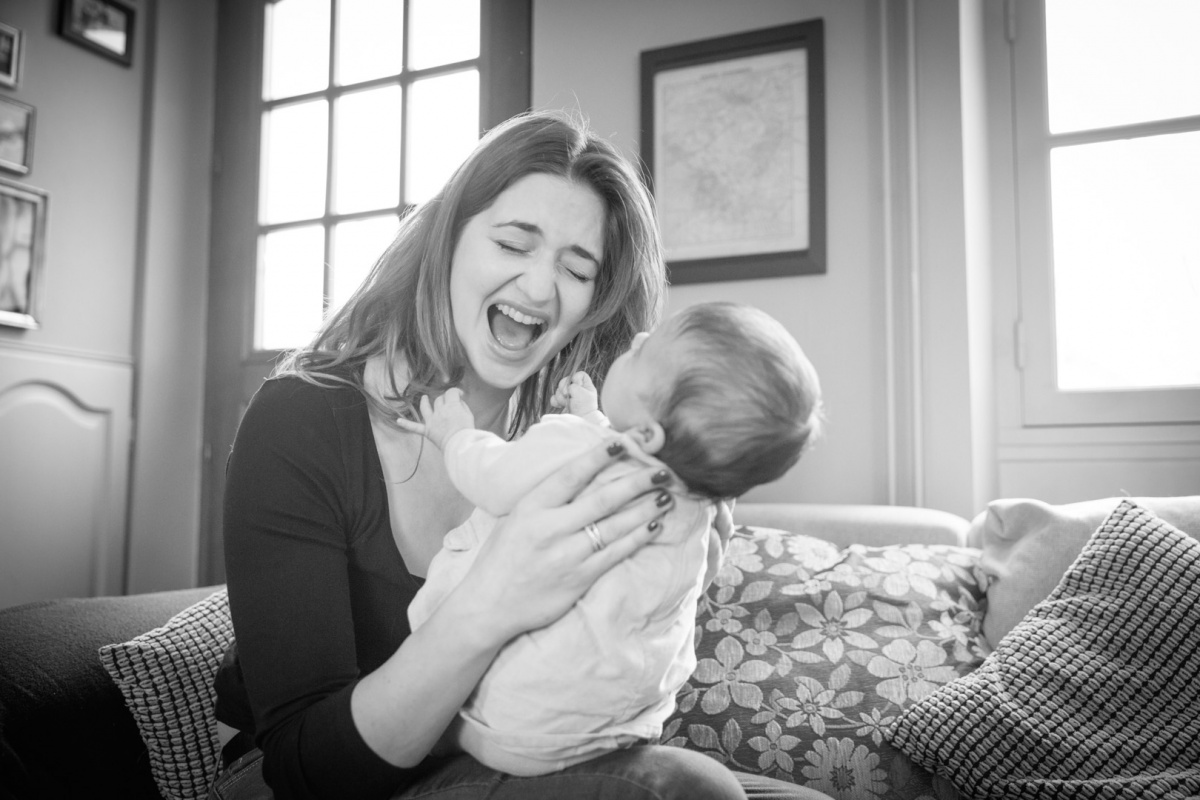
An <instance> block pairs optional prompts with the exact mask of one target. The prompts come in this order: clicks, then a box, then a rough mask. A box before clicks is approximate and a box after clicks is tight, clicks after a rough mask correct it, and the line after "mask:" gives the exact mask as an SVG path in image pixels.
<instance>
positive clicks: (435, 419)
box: [396, 389, 475, 451]
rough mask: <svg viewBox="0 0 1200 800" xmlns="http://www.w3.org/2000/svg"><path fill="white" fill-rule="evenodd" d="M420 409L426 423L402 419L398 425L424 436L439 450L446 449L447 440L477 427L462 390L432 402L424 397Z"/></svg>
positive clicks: (397, 421) (453, 390)
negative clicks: (462, 431)
mask: <svg viewBox="0 0 1200 800" xmlns="http://www.w3.org/2000/svg"><path fill="white" fill-rule="evenodd" d="M420 408H421V419H423V420H424V423H420V422H413V421H412V420H407V419H404V418H403V417H401V418H398V419H397V420H396V424H397V425H399V426H400V427H401V428H403V429H404V430H406V431H411V432H413V433H420V434H422V435H424V436H425V438H427V439H429V441H431V442H433V443H434V444H435V445H437V446H438V449H439V450H442V451H444V450H445V449H446V440H447V439H449V438H450V437H451V436H453V435H454V434H456V433H458V432H459V431H461V430H465V429H467V428H474V427H475V415H474V414H472V413H471V409H470V408H469V407H468V406H467V404H466V403H465V402H464V401H463V393H462V389H447V390H446V393H445V394H443V395H442V396H441V397H439V398H437V399H436V400H433V401H432V402H430V400H429V396H428V395H423V396H422V397H421V404H420Z"/></svg>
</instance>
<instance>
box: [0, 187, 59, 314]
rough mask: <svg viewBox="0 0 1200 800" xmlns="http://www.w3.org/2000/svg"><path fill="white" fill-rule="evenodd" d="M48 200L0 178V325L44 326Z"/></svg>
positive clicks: (38, 192) (41, 195) (40, 191)
mask: <svg viewBox="0 0 1200 800" xmlns="http://www.w3.org/2000/svg"><path fill="white" fill-rule="evenodd" d="M47 203H48V198H47V195H46V193H45V192H44V191H42V190H41V189H34V188H33V187H31V186H25V185H24V184H20V183H13V182H12V181H7V180H3V179H0V325H8V326H11V327H14V328H39V327H41V321H40V319H41V308H42V279H43V272H44V261H45V245H46V208H47Z"/></svg>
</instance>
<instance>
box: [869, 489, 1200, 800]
mask: <svg viewBox="0 0 1200 800" xmlns="http://www.w3.org/2000/svg"><path fill="white" fill-rule="evenodd" d="M890 736H891V739H892V741H893V743H894V744H895V745H896V746H897V747H899V748H900V749H902V750H904V751H905V752H907V753H908V754H909V755H910V756H911V757H912V759H913V761H914V762H916V763H917V764H920V765H922V766H924V767H925V768H927V769H929V770H932V771H934V772H935V773H937V774H939V775H942V776H945V777H947V778H949V779H950V780H951V782H953V783H954V785H955V786H956V787H957V788H958V789H960V790H961V791H962V792H963V793H964V794H967V795H969V796H971V797H977V798H993V797H994V798H1000V797H1004V798H1055V799H1056V800H1062V799H1063V798H1130V799H1131V800H1132V798H1160V797H1161V798H1182V797H1185V796H1191V795H1196V794H1197V793H1200V542H1198V541H1196V540H1195V539H1192V538H1190V537H1188V536H1186V535H1185V534H1183V533H1181V532H1180V531H1178V530H1177V529H1175V528H1174V527H1172V526H1171V525H1168V524H1167V523H1165V522H1163V521H1162V520H1159V519H1158V518H1157V517H1155V516H1153V515H1152V514H1150V513H1149V512H1147V511H1145V510H1143V509H1141V508H1139V507H1138V506H1136V505H1134V504H1133V503H1130V502H1128V501H1125V502H1122V503H1121V504H1120V505H1118V506H1117V508H1116V509H1115V510H1114V511H1113V512H1112V514H1111V515H1109V517H1108V519H1107V520H1105V522H1104V524H1103V525H1101V526H1100V528H1099V529H1098V530H1097V531H1096V532H1095V533H1094V534H1093V536H1092V537H1091V538H1090V539H1089V540H1088V542H1087V544H1085V545H1084V548H1083V550H1082V552H1081V553H1080V555H1079V557H1078V558H1077V559H1076V560H1075V561H1074V563H1073V564H1072V565H1071V566H1070V568H1069V569H1068V570H1067V572H1066V574H1065V575H1064V576H1063V578H1062V580H1061V581H1060V583H1059V584H1058V586H1057V588H1056V589H1055V590H1054V592H1053V593H1051V595H1050V596H1049V597H1048V598H1046V599H1045V600H1044V601H1042V602H1041V603H1039V604H1038V605H1037V606H1035V607H1034V608H1033V610H1032V611H1030V612H1029V614H1028V615H1026V616H1025V618H1024V619H1023V620H1022V621H1021V622H1020V623H1019V624H1018V625H1017V627H1016V628H1014V629H1013V630H1012V632H1010V633H1009V634H1008V635H1007V636H1005V637H1004V638H1003V639H1002V640H1001V641H1000V643H999V644H998V645H997V647H996V649H995V651H994V652H993V653H992V654H991V655H989V656H988V658H987V659H986V660H985V661H984V664H983V666H981V667H980V668H979V669H978V670H976V671H975V672H973V673H972V674H970V675H968V676H966V677H964V678H960V679H959V680H956V681H953V682H951V683H949V684H947V685H946V686H943V687H941V688H940V689H938V690H937V691H936V692H934V693H933V694H931V695H930V696H928V697H926V698H924V699H923V700H921V701H919V702H917V703H915V704H913V705H912V706H910V707H909V708H908V709H907V710H906V711H905V712H904V714H903V715H901V717H900V719H899V721H898V722H897V724H896V726H895V727H894V728H893V729H892V731H891V734H890Z"/></svg>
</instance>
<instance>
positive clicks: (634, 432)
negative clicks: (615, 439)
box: [625, 420, 667, 455]
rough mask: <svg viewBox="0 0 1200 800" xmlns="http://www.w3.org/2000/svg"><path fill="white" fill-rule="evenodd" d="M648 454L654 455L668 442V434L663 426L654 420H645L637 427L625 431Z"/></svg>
mask: <svg viewBox="0 0 1200 800" xmlns="http://www.w3.org/2000/svg"><path fill="white" fill-rule="evenodd" d="M625 432H626V433H627V434H629V435H630V436H632V437H633V440H634V441H635V442H637V443H638V446H639V447H641V448H642V452H644V453H646V454H647V455H654V454H655V453H657V452H658V451H659V450H661V449H662V446H663V445H664V444H666V441H667V434H666V432H665V431H664V430H663V426H662V425H659V424H658V423H657V422H655V421H654V420H650V421H648V422H643V423H642V424H640V425H638V426H637V427H635V428H632V429H630V430H627V431H625Z"/></svg>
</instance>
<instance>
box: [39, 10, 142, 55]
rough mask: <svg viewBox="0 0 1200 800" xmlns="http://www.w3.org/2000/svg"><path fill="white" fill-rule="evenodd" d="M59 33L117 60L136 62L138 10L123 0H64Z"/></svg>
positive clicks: (60, 12) (59, 21) (60, 13)
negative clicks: (134, 29) (135, 22)
mask: <svg viewBox="0 0 1200 800" xmlns="http://www.w3.org/2000/svg"><path fill="white" fill-rule="evenodd" d="M61 2H62V5H61V6H60V7H59V17H58V33H59V35H60V36H62V37H63V38H64V39H70V40H71V41H72V42H75V43H76V44H78V45H82V46H83V47H86V48H87V49H89V50H93V51H95V52H97V53H99V54H100V55H102V56H105V57H106V58H111V59H112V60H113V61H116V62H117V63H118V64H124V65H125V66H127V67H128V66H129V65H130V64H132V63H133V23H134V21H135V20H136V18H137V12H136V11H134V8H133V6H130V5H127V4H125V3H124V2H121V0H61Z"/></svg>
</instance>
